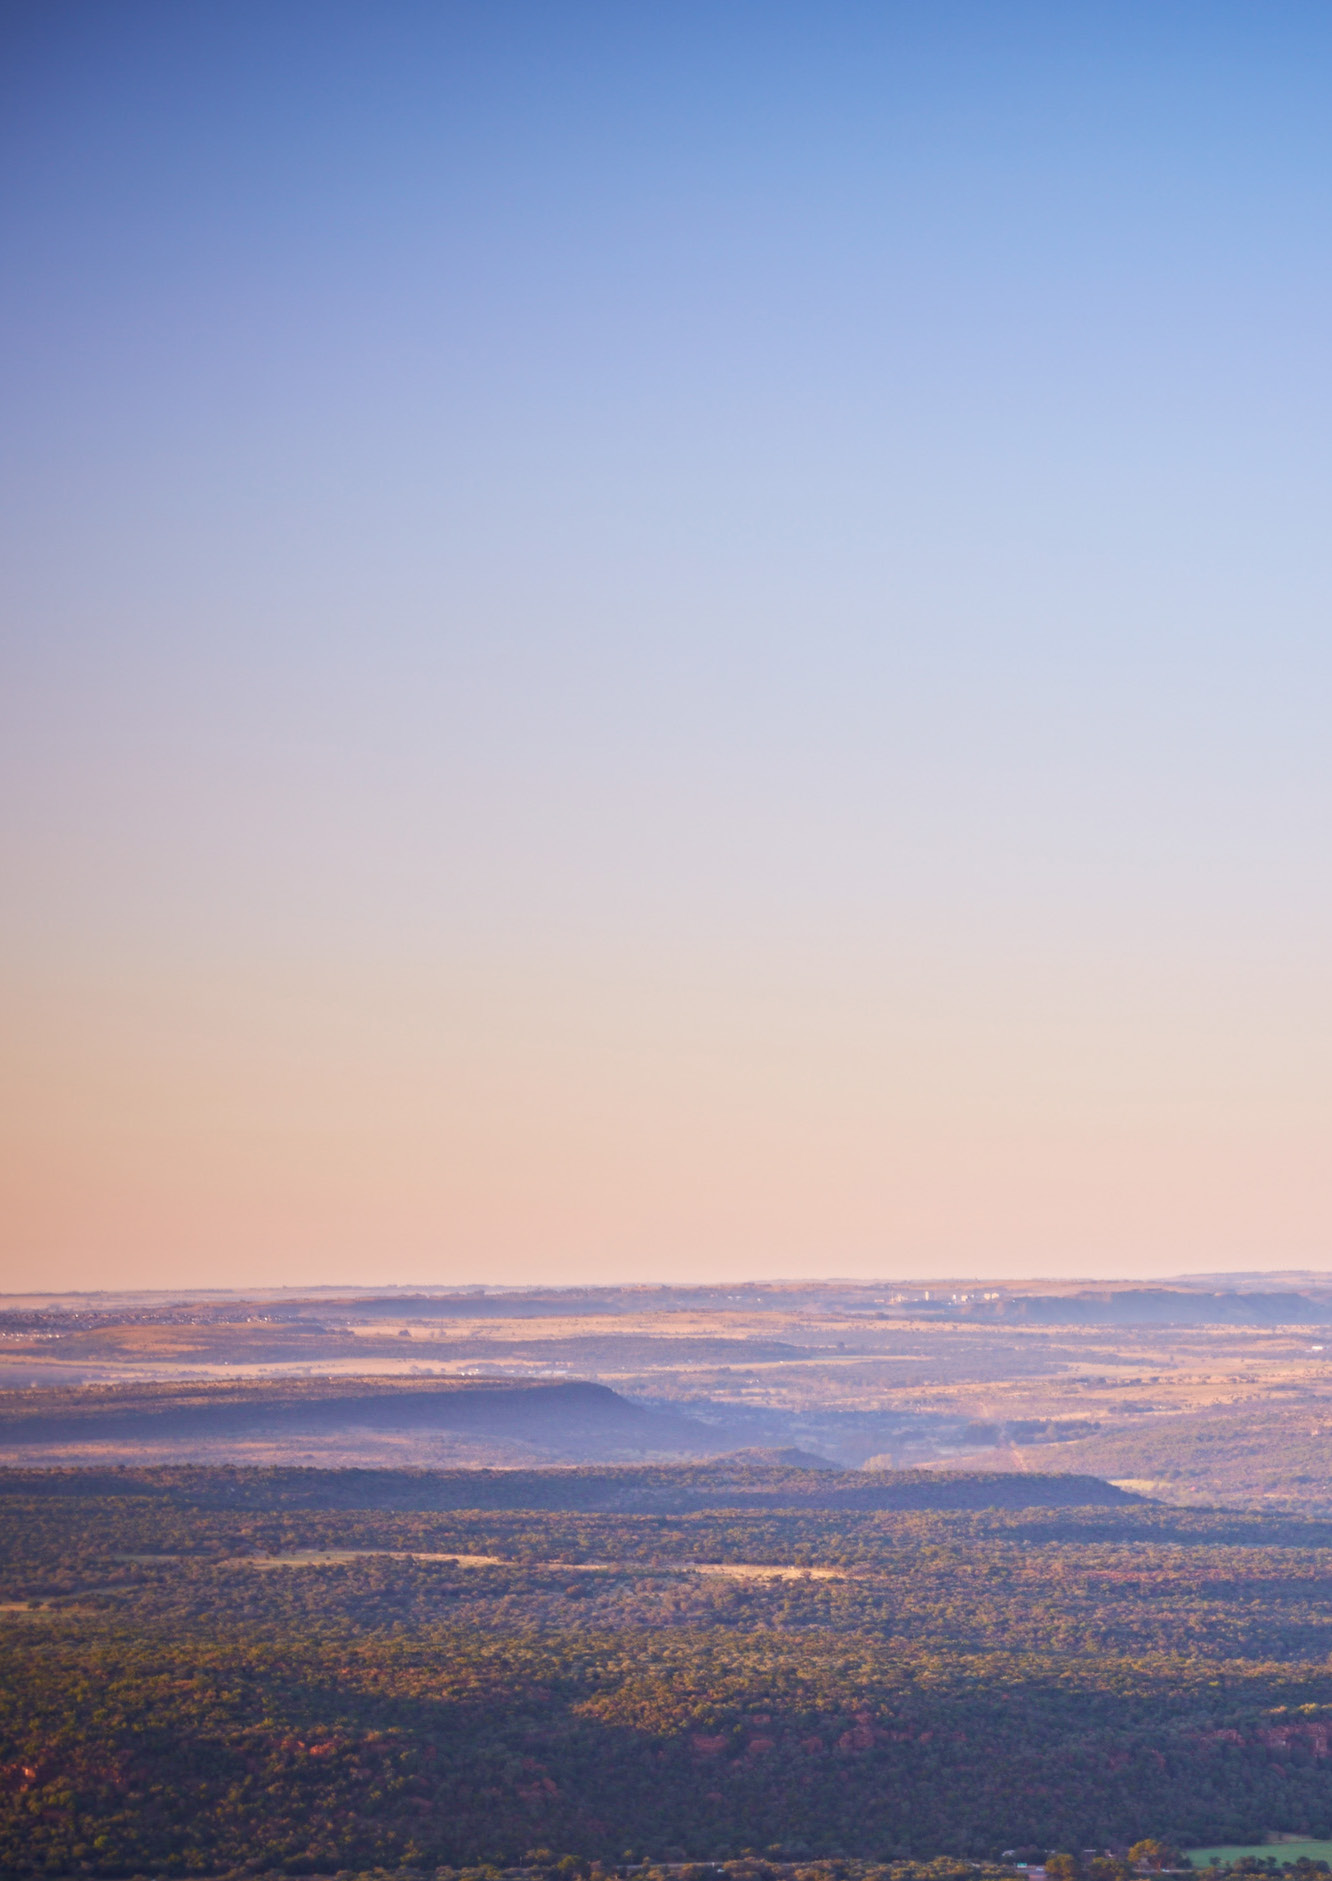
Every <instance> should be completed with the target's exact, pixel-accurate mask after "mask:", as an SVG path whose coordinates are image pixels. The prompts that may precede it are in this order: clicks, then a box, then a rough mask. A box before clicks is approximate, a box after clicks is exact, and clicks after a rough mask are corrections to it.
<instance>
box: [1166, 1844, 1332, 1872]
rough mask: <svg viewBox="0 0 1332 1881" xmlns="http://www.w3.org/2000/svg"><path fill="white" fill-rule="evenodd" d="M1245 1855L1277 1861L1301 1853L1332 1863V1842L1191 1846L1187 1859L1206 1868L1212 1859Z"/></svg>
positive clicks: (1231, 1858) (1235, 1859) (1292, 1859)
mask: <svg viewBox="0 0 1332 1881" xmlns="http://www.w3.org/2000/svg"><path fill="white" fill-rule="evenodd" d="M1245 1855H1257V1856H1258V1857H1259V1858H1260V1859H1265V1858H1266V1857H1267V1856H1269V1855H1271V1856H1274V1857H1275V1858H1276V1860H1277V1861H1283V1862H1284V1861H1298V1860H1299V1859H1300V1857H1301V1855H1304V1856H1307V1857H1308V1859H1309V1860H1310V1861H1325V1862H1328V1863H1329V1864H1332V1842H1256V1843H1252V1844H1250V1846H1249V1847H1247V1848H1191V1849H1190V1850H1189V1860H1190V1861H1191V1862H1192V1863H1193V1865H1194V1867H1195V1868H1206V1867H1208V1866H1210V1864H1211V1863H1212V1862H1214V1861H1239V1860H1240V1859H1241V1857H1243V1856H1245Z"/></svg>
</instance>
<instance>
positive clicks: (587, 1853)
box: [0, 1468, 1332, 1876]
mask: <svg viewBox="0 0 1332 1881" xmlns="http://www.w3.org/2000/svg"><path fill="white" fill-rule="evenodd" d="M284 1474H285V1475H287V1476H290V1475H295V1476H299V1477H300V1478H301V1479H302V1482H303V1485H304V1486H303V1489H302V1492H301V1495H300V1496H299V1497H293V1496H292V1495H291V1494H289V1493H287V1488H284V1484H283V1482H282V1481H280V1480H278V1478H279V1477H282V1476H283V1475H284ZM317 1474H318V1473H317V1472H287V1473H282V1472H278V1473H274V1474H273V1476H272V1479H271V1480H270V1482H269V1490H270V1491H271V1493H269V1494H268V1495H267V1496H266V1495H265V1492H264V1482H263V1479H264V1478H266V1477H269V1475H270V1473H268V1472H255V1473H254V1476H253V1477H250V1476H248V1475H247V1473H246V1472H244V1471H225V1472H210V1471H201V1472H197V1473H193V1474H191V1473H190V1472H183V1471H179V1470H177V1471H170V1472H166V1471H164V1472H161V1473H160V1474H159V1475H156V1476H155V1475H154V1474H153V1473H152V1472H141V1473H136V1474H134V1475H133V1476H132V1477H131V1476H130V1473H126V1475H125V1476H124V1477H117V1478H115V1480H114V1481H112V1482H106V1481H103V1480H98V1479H97V1478H95V1477H81V1476H78V1475H72V1474H70V1475H61V1476H58V1477H57V1476H50V1477H46V1478H44V1479H43V1480H42V1481H41V1482H40V1483H38V1482H35V1481H31V1480H24V1479H22V1478H19V1477H18V1476H17V1475H16V1476H14V1477H11V1478H10V1479H9V1481H8V1484H7V1487H8V1488H9V1490H10V1491H11V1493H9V1494H7V1495H5V1496H3V1497H2V1498H0V1574H2V1575H3V1580H2V1581H0V1587H2V1588H3V1595H4V1598H5V1599H6V1600H7V1601H9V1602H12V1603H18V1604H17V1605H16V1606H15V1608H14V1610H12V1611H10V1612H8V1613H6V1614H4V1615H3V1616H0V1652H2V1653H3V1660H4V1664H3V1669H2V1671H0V1739H2V1741H0V1790H2V1792H3V1793H2V1796H0V1869H2V1870H3V1871H4V1872H6V1873H10V1874H15V1875H28V1874H33V1873H50V1874H63V1873H69V1872H80V1871H90V1872H93V1873H98V1874H103V1875H108V1876H109V1875H133V1874H136V1873H139V1872H159V1873H170V1874H187V1873H210V1872H224V1871H230V1870H235V1869H239V1868H242V1867H246V1868H248V1869H249V1870H250V1872H256V1871H259V1870H264V1871H268V1870H281V1871H283V1872H285V1873H289V1874H292V1873H294V1874H301V1873H311V1872H326V1873H333V1872H337V1871H339V1870H349V1869H362V1870H363V1869H367V1868H370V1867H374V1866H379V1865H386V1866H394V1867H396V1866H398V1865H400V1864H403V1863H406V1864H408V1865H413V1864H415V1865H417V1866H422V1867H432V1868H434V1867H439V1866H442V1865H458V1866H467V1865H475V1864H478V1863H486V1862H489V1863H492V1864H495V1865H497V1866H503V1865H506V1864H513V1863H518V1862H521V1861H522V1860H523V1859H524V1857H526V1856H527V1855H528V1854H529V1853H530V1851H533V1850H537V1849H541V1850H550V1849H555V1850H561V1851H572V1852H573V1853H575V1854H576V1855H577V1856H578V1857H580V1858H581V1859H582V1860H583V1862H584V1864H586V1863H588V1862H591V1861H600V1862H602V1863H605V1864H607V1865H610V1864H614V1863H623V1862H624V1861H625V1860H626V1859H627V1858H628V1857H629V1856H630V1855H632V1856H633V1857H634V1858H644V1857H655V1858H657V1859H658V1860H676V1861H680V1860H686V1859H688V1860H695V1861H703V1860H720V1859H725V1858H734V1857H737V1856H740V1855H742V1854H743V1853H744V1852H745V1851H748V1850H758V1851H764V1852H766V1853H767V1854H768V1855H769V1856H771V1857H773V1858H774V1859H775V1858H776V1856H777V1855H778V1854H779V1853H780V1854H781V1855H783V1856H784V1857H785V1858H786V1860H787V1861H788V1862H808V1861H812V1860H814V1859H816V1858H823V1859H825V1860H827V1859H838V1858H841V1859H844V1860H859V1861H864V1860H872V1861H875V1862H878V1863H881V1864H883V1863H890V1862H893V1861H896V1862H899V1863H900V1862H902V1861H905V1860H907V1859H909V1858H912V1857H914V1858H917V1859H924V1858H928V1857H933V1856H937V1855H941V1854H947V1855H950V1856H954V1857H962V1856H967V1857H971V1858H974V1859H980V1858H986V1859H989V1860H994V1859H996V1858H997V1857H999V1856H1000V1855H1001V1854H1002V1853H1003V1851H1004V1850H1006V1849H1013V1848H1019V1849H1022V1848H1030V1849H1032V1850H1036V1849H1040V1850H1044V1849H1049V1848H1065V1849H1073V1850H1077V1849H1083V1848H1087V1847H1101V1846H1116V1845H1122V1844H1126V1843H1128V1842H1131V1841H1135V1840H1137V1839H1138V1838H1139V1837H1141V1836H1146V1835H1159V1836H1162V1837H1164V1838H1165V1839H1166V1840H1168V1841H1171V1842H1175V1843H1182V1844H1185V1845H1188V1844H1195V1845H1196V1844H1199V1843H1206V1842H1213V1843H1219V1842H1248V1841H1253V1840H1257V1839H1261V1836H1262V1834H1263V1832H1264V1831H1265V1830H1269V1829H1287V1830H1300V1831H1309V1832H1311V1833H1313V1834H1316V1835H1320V1836H1322V1835H1326V1834H1327V1833H1328V1832H1329V1829H1330V1828H1332V1750H1330V1746H1332V1661H1330V1660H1329V1653H1332V1525H1330V1524H1326V1523H1314V1522H1302V1521H1299V1520H1296V1519H1293V1518H1289V1517H1284V1518H1280V1519H1274V1520H1266V1519H1264V1518H1262V1517H1260V1516H1254V1515H1232V1514H1220V1513H1209V1512H1206V1511H1198V1510H1190V1511H1182V1510H1174V1509H1166V1508H1163V1507H1160V1506H1155V1505H1149V1504H1143V1505H1139V1506H1133V1505H1126V1506H1122V1507H1100V1508H1087V1509H1076V1508H1055V1509H1049V1510H1041V1509H1026V1510H1023V1509H1015V1508H997V1509H991V1510H984V1509H979V1508H971V1509H963V1510H952V1511H949V1510H937V1509H936V1510H933V1511H920V1510H917V1511H911V1510H898V1511H892V1510H883V1509H879V1510H870V1511H864V1510H861V1511H856V1510H847V1509H831V1510H829V1509H825V1510H819V1509H816V1508H810V1507H802V1508H799V1509H794V1510H790V1511H786V1512H784V1511H781V1510H773V1509H762V1508H759V1509H755V1508H753V1507H751V1508H750V1509H748V1510H746V1509H744V1508H739V1509H730V1510H727V1509H723V1508H708V1507H704V1508H694V1509H693V1510H686V1511H684V1512H676V1513H662V1512H656V1513H636V1514H635V1513H624V1512H612V1513H598V1512H596V1511H595V1510H588V1509H587V1508H586V1507H578V1506H575V1507H574V1508H565V1509H551V1508H546V1509H535V1510H534V1509H530V1508H528V1509H523V1508H521V1507H508V1508H494V1507H491V1508H484V1509H477V1510H472V1511H468V1510H465V1509H458V1508H451V1509H440V1508H438V1507H433V1508H432V1507H430V1506H426V1507H425V1508H418V1509H415V1510H412V1509H402V1508H399V1509H396V1510H395V1509H385V1508H382V1507H371V1508H360V1509H358V1508H355V1507H349V1506H345V1504H346V1503H347V1502H348V1501H349V1500H351V1499H353V1496H352V1491H351V1490H350V1489H349V1487H348V1484H347V1483H346V1482H345V1481H338V1482H334V1481H332V1480H330V1481H329V1482H328V1483H327V1484H326V1485H325V1487H326V1489H327V1491H328V1493H327V1495H326V1496H324V1497H323V1500H324V1501H325V1502H326V1503H331V1504H332V1505H333V1506H324V1507H319V1506H309V1504H310V1503H312V1502H314V1503H318V1501H319V1500H320V1499H321V1498H320V1496H319V1495H318V1494H314V1493H311V1491H312V1485H311V1483H310V1481H309V1479H310V1478H311V1477H313V1476H315V1475H317ZM350 1474H351V1475H353V1476H359V1475H360V1474H362V1473H360V1472H352V1473H350ZM559 1474H560V1475H561V1476H562V1477H563V1478H564V1479H565V1481H566V1483H567V1484H568V1485H569V1487H568V1489H567V1490H566V1499H576V1500H581V1501H583V1502H585V1501H586V1500H587V1496H586V1494H585V1489H586V1485H585V1483H583V1482H582V1479H583V1478H584V1477H586V1476H588V1475H591V1474H594V1473H592V1472H560V1473H559ZM689 1475H690V1477H691V1480H695V1481H697V1477H698V1472H697V1470H696V1469H695V1470H693V1471H691V1472H689ZM762 1476H763V1472H761V1471H756V1472H755V1473H754V1480H755V1483H756V1484H757V1485H758V1488H761V1487H762V1481H761V1479H762ZM215 1478H225V1479H226V1480H227V1482H229V1484H230V1488H231V1491H232V1492H233V1493H228V1494H226V1495H222V1494H219V1493H217V1491H218V1483H217V1481H216V1480H214V1479H215ZM575 1479H577V1480H575ZM727 1480H728V1481H731V1482H732V1483H734V1481H735V1471H734V1468H732V1470H731V1473H730V1476H729V1478H728V1479H727ZM223 1486H224V1487H225V1486H226V1484H225V1483H224V1485H223ZM288 1487H289V1486H288ZM314 1487H315V1488H317V1485H315V1486H314ZM830 1487H831V1485H830ZM740 1488H741V1489H743V1484H741V1485H740ZM90 1489H92V1490H98V1491H100V1492H101V1493H96V1494H88V1493H86V1492H87V1491H88V1490H90ZM110 1490H119V1491H120V1493H109V1491H110ZM428 1490H429V1484H428V1483H427V1484H426V1485H425V1491H424V1492H423V1494H422V1497H421V1498H420V1499H421V1500H424V1501H426V1502H427V1503H428V1493H427V1492H428ZM39 1492H44V1493H39ZM756 1493H757V1491H756ZM705 1499H706V1498H705ZM974 1499H975V1498H974V1497H973V1500H974ZM266 1500H267V1502H268V1504H269V1506H267V1507H265V1506H263V1504H264V1502H265V1501H266ZM294 1502H296V1503H304V1504H305V1505H306V1506H293V1503H294ZM340 1504H341V1505H344V1506H339V1505H340ZM201 1505H202V1506H201ZM319 1549H339V1550H344V1551H346V1550H366V1551H369V1552H367V1553H366V1554H365V1555H364V1556H363V1557H360V1558H356V1559H351V1560H341V1561H325V1562H318V1563H313V1564H309V1565H305V1566H299V1567H272V1566H263V1565H259V1564H257V1561H256V1559H255V1557H259V1558H262V1557H268V1556H272V1555H273V1554H281V1553H290V1552H291V1551H293V1550H319ZM389 1551H404V1552H403V1553H402V1554H401V1555H399V1556H397V1557H396V1558H395V1555H394V1554H393V1553H391V1552H389ZM410 1551H418V1552H420V1553H450V1552H456V1553H460V1554H468V1555H474V1556H497V1557H500V1560H499V1561H498V1562H497V1563H496V1564H493V1565H472V1566H463V1565H458V1564H456V1563H453V1562H450V1561H438V1560H434V1561H432V1560H421V1559H412V1558H409V1555H410ZM153 1557H156V1558H153ZM247 1557H249V1558H247ZM700 1563H713V1564H727V1563H730V1564H764V1563H766V1564H773V1565H783V1566H794V1567H807V1568H809V1569H811V1570H813V1572H811V1574H810V1576H809V1577H808V1578H804V1577H802V1578H796V1579H782V1580H764V1579H753V1578H741V1577H728V1576H726V1575H723V1574H702V1573H699V1572H697V1571H696V1568H697V1566H698V1564H700ZM819 1570H822V1574H821V1575H819V1573H818V1571H819ZM28 1602H32V1603H36V1604H33V1605H31V1606H29V1605H27V1604H26V1603H28Z"/></svg>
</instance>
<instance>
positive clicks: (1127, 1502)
mask: <svg viewBox="0 0 1332 1881" xmlns="http://www.w3.org/2000/svg"><path fill="white" fill-rule="evenodd" d="M351 1382H352V1384H363V1383H365V1381H355V1380H353V1381H351ZM374 1382H377V1381H374ZM306 1385H311V1386H319V1387H320V1388H321V1389H322V1390H323V1395H325V1396H327V1395H329V1393H328V1391H327V1389H326V1386H327V1381H325V1380H318V1379H316V1380H300V1381H296V1383H292V1382H291V1381H284V1382H283V1384H282V1386H281V1390H282V1392H283V1393H284V1394H285V1397H286V1398H287V1399H291V1400H293V1401H294V1400H295V1398H296V1397H297V1396H298V1395H299V1392H298V1387H300V1388H304V1387H305V1386H306ZM187 1389H188V1391H189V1392H190V1393H191V1394H192V1396H193V1397H194V1398H196V1399H199V1400H200V1401H202V1400H203V1399H204V1398H206V1397H207V1396H208V1392H211V1391H212V1389H213V1388H212V1387H211V1386H210V1387H208V1391H207V1392H206V1391H205V1390H204V1388H202V1387H200V1386H191V1387H188V1388H186V1387H168V1386H162V1385H136V1386H108V1387H105V1388H103V1390H102V1398H103V1399H105V1400H106V1401H112V1400H114V1401H116V1402H120V1401H122V1400H123V1401H124V1402H125V1403H126V1404H130V1403H131V1402H132V1403H133V1404H136V1405H137V1404H138V1402H139V1401H140V1400H143V1401H145V1402H147V1401H149V1400H153V1401H154V1402H155V1401H157V1400H164V1399H165V1397H166V1396H167V1395H169V1393H170V1392H172V1391H175V1392H177V1394H178V1395H179V1394H182V1393H184V1392H185V1391H186V1390H187ZM248 1389H249V1395H250V1397H251V1398H255V1397H257V1396H258V1395H260V1391H261V1388H260V1387H252V1388H248ZM274 1389H276V1388H274ZM536 1389H537V1388H536V1387H530V1388H528V1390H529V1395H532V1394H533V1393H534V1392H535V1391H536ZM227 1390H228V1392H229V1393H231V1392H236V1391H238V1388H236V1387H230V1386H229V1387H227ZM154 1394H155V1395H154ZM399 1395H406V1394H405V1393H400V1394H399ZM475 1395H476V1396H477V1397H478V1398H479V1397H481V1396H483V1395H484V1394H483V1393H482V1392H480V1391H478V1392H477V1393H476V1394H475ZM492 1395H493V1394H492ZM58 1396H59V1397H60V1398H62V1399H63V1400H65V1401H67V1403H68V1406H69V1415H70V1416H71V1417H73V1416H74V1415H75V1413H77V1414H78V1415H79V1416H81V1417H86V1416H91V1415H92V1414H93V1412H94V1411H95V1410H96V1408H97V1404H98V1403H99V1402H101V1399H98V1398H96V1397H95V1394H94V1395H90V1393H89V1392H88V1391H87V1390H82V1391H74V1390H69V1391H66V1392H64V1393H61V1394H57V1393H54V1392H50V1391H44V1392H42V1393H40V1394H38V1393H31V1392H22V1391H13V1392H7V1393H0V1398H3V1399H5V1400H7V1401H8V1411H9V1415H11V1417H12V1418H13V1419H14V1420H16V1421H21V1420H22V1418H23V1417H24V1416H25V1415H27V1412H26V1411H25V1409H24V1407H25V1405H26V1404H28V1403H29V1402H36V1401H37V1399H38V1398H40V1401H41V1405H42V1407H43V1413H42V1414H43V1415H44V1416H49V1414H50V1413H49V1409H48V1407H49V1405H50V1404H51V1403H52V1402H53V1401H54V1400H55V1399H56V1398H57V1397H58ZM90 1407H91V1408H90ZM5 1495H18V1496H23V1497H25V1498H36V1497H42V1496H54V1497H58V1498H60V1499H62V1500H63V1499H64V1498H66V1497H69V1496H95V1497H105V1496H146V1497H151V1498H153V1499H155V1500H160V1501H164V1502H169V1503H172V1504H174V1505H175V1506H177V1507H180V1508H187V1509H237V1508H250V1509H263V1510H276V1509H394V1510H402V1511H410V1510H430V1509H441V1510H442V1509H528V1510H531V1509H548V1510H552V1511H556V1510H588V1511H603V1512H613V1511H617V1510H622V1511H624V1512H626V1513H632V1512H634V1511H640V1510H644V1511H646V1510H660V1511H662V1512H664V1513H674V1514H687V1513H689V1512H691V1511H694V1510H699V1509H707V1508H741V1507H743V1508H769V1509H798V1508H808V1509H821V1510H830V1511H831V1510H838V1509H845V1510H847V1511H855V1510H861V1511H873V1510H880V1509H882V1510H896V1509H993V1508H1011V1509H1030V1508H1041V1509H1051V1508H1077V1509H1084V1508H1089V1507H1093V1506H1105V1507H1111V1508H1132V1507H1134V1506H1136V1505H1138V1504H1140V1503H1141V1502H1142V1498H1141V1497H1139V1496H1135V1495H1131V1494H1129V1493H1128V1492H1126V1491H1125V1490H1122V1489H1116V1488H1115V1487H1114V1485H1113V1484H1111V1483H1106V1482H1102V1481H1101V1480H1100V1479H1099V1478H1097V1477H1094V1476H1071V1475H1058V1474H1056V1475H1049V1476H1041V1475H1034V1474H1025V1475H1024V1474H1018V1473H1014V1474H1012V1475H1007V1476H1001V1475H994V1474H985V1473H984V1472H980V1471H960V1470H893V1471H882V1472H880V1471H865V1470H839V1469H833V1468H830V1467H828V1466H826V1465H823V1466H819V1467H814V1468H800V1467H798V1466H792V1465H790V1464H782V1463H773V1464H767V1465H755V1464H754V1463H753V1462H750V1461H743V1462H740V1461H729V1460H727V1459H726V1458H722V1459H720V1460H716V1461H711V1462H702V1463H658V1464H620V1465H609V1466H606V1465H603V1466H599V1467H586V1466H585V1467H570V1468H558V1469H528V1470H509V1469H476V1470H472V1469H458V1470H426V1469H403V1470H393V1469H337V1470H321V1469H310V1468H300V1467H290V1466H283V1465H280V1464H279V1465H273V1466H272V1467H269V1468H259V1469H249V1468H243V1467H239V1466H234V1467H228V1466H226V1465H221V1466H210V1465H197V1464H196V1465H191V1464H178V1465H170V1464H163V1465H158V1466H156V1467H151V1466H150V1467H144V1468H135V1467H133V1466H132V1465H131V1466H125V1467H122V1468H112V1469H100V1470H99V1469H87V1470H82V1469H45V1468H36V1469H0V1496H5ZM1327 1534H1328V1536H1329V1538H1330V1539H1332V1523H1329V1524H1328V1525H1327Z"/></svg>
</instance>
